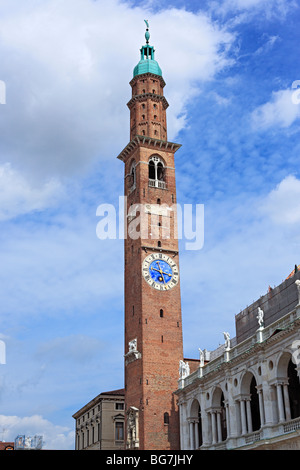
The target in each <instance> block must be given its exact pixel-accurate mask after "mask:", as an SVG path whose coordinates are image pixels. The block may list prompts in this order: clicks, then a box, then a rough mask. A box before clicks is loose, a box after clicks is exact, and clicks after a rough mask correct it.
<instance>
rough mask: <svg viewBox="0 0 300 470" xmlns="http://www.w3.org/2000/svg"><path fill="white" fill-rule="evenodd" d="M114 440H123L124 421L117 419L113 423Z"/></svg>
mask: <svg viewBox="0 0 300 470" xmlns="http://www.w3.org/2000/svg"><path fill="white" fill-rule="evenodd" d="M115 440H116V441H124V423H121V422H119V421H117V422H116V424H115Z"/></svg>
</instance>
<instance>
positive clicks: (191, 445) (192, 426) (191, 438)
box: [190, 421, 195, 450]
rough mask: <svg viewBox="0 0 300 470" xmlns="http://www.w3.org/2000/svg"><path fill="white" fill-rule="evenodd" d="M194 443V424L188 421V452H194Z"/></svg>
mask: <svg viewBox="0 0 300 470" xmlns="http://www.w3.org/2000/svg"><path fill="white" fill-rule="evenodd" d="M194 448H195V441H194V423H193V421H190V450H194Z"/></svg>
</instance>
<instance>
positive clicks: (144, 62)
mask: <svg viewBox="0 0 300 470" xmlns="http://www.w3.org/2000/svg"><path fill="white" fill-rule="evenodd" d="M145 23H146V25H147V29H146V33H145V38H146V45H145V46H142V48H141V50H140V52H141V60H140V61H139V63H138V64H137V65H136V66H135V67H134V69H133V76H134V77H136V76H137V75H142V74H143V73H154V74H155V75H160V76H162V71H161V68H160V66H159V65H158V63H157V61H156V60H155V59H154V47H153V46H149V39H150V34H149V24H148V21H147V20H145Z"/></svg>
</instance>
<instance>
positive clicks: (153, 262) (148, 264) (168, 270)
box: [142, 253, 179, 291]
mask: <svg viewBox="0 0 300 470" xmlns="http://www.w3.org/2000/svg"><path fill="white" fill-rule="evenodd" d="M142 273H143V276H144V279H145V281H146V282H147V283H148V284H149V285H150V286H151V287H153V288H154V289H157V290H161V291H164V290H169V289H172V287H175V286H176V285H177V283H178V278H179V272H178V267H177V264H176V263H175V261H174V260H173V258H171V257H170V256H167V255H166V254H163V253H153V254H151V255H149V256H147V257H146V258H145V259H144V261H143V266H142Z"/></svg>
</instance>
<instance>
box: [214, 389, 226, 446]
mask: <svg viewBox="0 0 300 470" xmlns="http://www.w3.org/2000/svg"><path fill="white" fill-rule="evenodd" d="M211 420H212V422H211V424H212V443H213V444H216V443H219V442H222V441H225V440H226V439H227V422H226V405H225V398H224V394H223V391H222V389H221V388H220V387H217V388H216V389H215V391H214V394H213V398H212V412H211Z"/></svg>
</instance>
